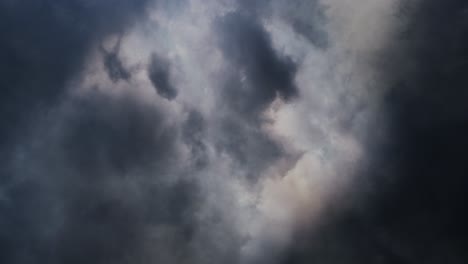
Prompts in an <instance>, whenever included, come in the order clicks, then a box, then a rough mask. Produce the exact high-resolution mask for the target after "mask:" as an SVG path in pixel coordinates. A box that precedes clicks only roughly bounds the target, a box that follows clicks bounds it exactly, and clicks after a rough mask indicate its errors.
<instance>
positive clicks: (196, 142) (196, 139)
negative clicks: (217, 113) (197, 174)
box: [182, 111, 208, 169]
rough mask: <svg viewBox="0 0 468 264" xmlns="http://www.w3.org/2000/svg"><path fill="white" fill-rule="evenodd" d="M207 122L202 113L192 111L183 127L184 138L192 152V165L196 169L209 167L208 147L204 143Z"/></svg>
mask: <svg viewBox="0 0 468 264" xmlns="http://www.w3.org/2000/svg"><path fill="white" fill-rule="evenodd" d="M205 122H206V121H205V120H204V118H203V116H202V114H201V113H199V112H197V111H190V112H189V114H188V117H187V120H186V121H185V123H184V125H183V126H182V138H183V140H184V141H185V143H186V144H187V145H188V146H189V148H190V151H191V154H192V155H191V157H192V159H193V160H192V163H194V165H195V167H196V168H199V169H201V168H203V167H205V166H207V163H208V157H207V147H206V145H205V143H204V141H203V139H204V137H205V132H206V127H205V126H206V124H205Z"/></svg>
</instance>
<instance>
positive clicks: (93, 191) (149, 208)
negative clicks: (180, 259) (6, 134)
mask: <svg viewBox="0 0 468 264" xmlns="http://www.w3.org/2000/svg"><path fill="white" fill-rule="evenodd" d="M70 100H71V101H65V102H63V103H64V104H63V106H62V107H60V108H59V109H58V111H56V112H54V113H56V114H53V115H51V116H46V117H44V118H45V120H43V121H44V122H39V125H38V127H37V128H36V130H35V133H34V134H33V135H31V136H30V137H28V138H29V139H25V140H24V141H23V142H22V143H21V144H20V147H19V148H18V149H17V151H16V155H17V156H21V158H18V159H16V158H15V159H14V160H13V161H12V162H11V163H10V164H9V165H10V167H9V169H10V172H11V173H12V174H14V178H12V179H11V180H10V181H9V182H8V184H4V185H2V195H4V197H5V200H2V201H1V202H0V210H1V211H2V212H3V214H2V215H3V216H4V218H3V220H2V228H0V245H2V247H1V249H0V260H1V262H2V263H24V261H27V262H31V263H44V262H47V263H65V262H66V263H108V262H109V261H110V262H112V263H127V262H128V261H136V260H137V259H139V258H141V257H143V256H145V255H147V254H150V253H149V252H146V251H145V250H146V246H147V244H148V240H150V241H152V240H151V239H152V238H151V235H156V236H159V235H161V234H164V233H166V234H167V235H168V236H170V237H173V238H172V239H173V240H174V243H175V244H174V245H170V246H171V247H178V250H180V251H182V252H183V251H184V249H183V248H184V247H185V246H188V245H189V242H190V241H191V239H192V238H193V235H194V232H195V220H194V218H195V216H194V215H195V209H196V208H198V205H197V203H198V202H199V201H200V195H199V188H198V185H197V184H196V183H195V182H194V181H193V180H192V179H190V178H187V177H182V176H181V178H180V179H178V178H177V174H178V172H177V170H176V169H177V166H174V164H177V163H178V161H177V159H178V157H177V155H176V146H175V142H176V141H175V140H176V138H177V135H178V131H177V130H176V129H175V128H174V127H171V126H169V125H167V123H166V122H165V118H164V117H163V115H162V113H161V112H160V110H159V109H157V108H156V107H155V106H152V105H146V104H144V103H142V102H140V101H139V100H138V99H136V98H134V97H132V96H128V95H125V96H122V97H119V98H109V97H108V96H105V95H103V94H100V93H99V92H92V93H91V94H87V95H86V96H84V97H83V98H79V99H70ZM41 121H42V120H41ZM22 164H28V166H27V167H23V165H22ZM158 228H159V229H161V230H159V231H157V230H158ZM155 230H156V231H155ZM151 244H152V245H153V246H154V248H153V250H157V251H159V250H170V252H176V249H175V248H169V245H166V244H165V243H163V242H162V241H158V240H156V241H152V242H151ZM151 257H155V256H154V255H151ZM155 258H156V259H157V256H156V257H155ZM174 258H175V256H174Z"/></svg>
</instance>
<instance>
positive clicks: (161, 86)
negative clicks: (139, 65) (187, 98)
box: [148, 54, 177, 100]
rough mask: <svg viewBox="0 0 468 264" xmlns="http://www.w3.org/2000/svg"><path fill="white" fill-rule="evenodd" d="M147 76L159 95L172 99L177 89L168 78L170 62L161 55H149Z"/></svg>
mask: <svg viewBox="0 0 468 264" xmlns="http://www.w3.org/2000/svg"><path fill="white" fill-rule="evenodd" d="M148 77H149V79H150V80H151V83H152V84H153V85H154V88H156V92H157V93H158V94H159V95H160V96H162V97H164V98H166V99H168V100H172V99H174V98H175V97H176V96H177V89H176V88H175V87H174V86H173V85H172V84H171V80H170V64H169V62H168V61H166V60H165V59H163V58H162V57H160V56H157V55H156V54H153V55H152V56H151V59H150V63H149V66H148Z"/></svg>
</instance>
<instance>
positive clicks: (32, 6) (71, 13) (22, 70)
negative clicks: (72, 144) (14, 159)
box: [0, 0, 146, 145]
mask: <svg viewBox="0 0 468 264" xmlns="http://www.w3.org/2000/svg"><path fill="white" fill-rule="evenodd" d="M145 4H146V1H145V0H137V1H131V2H129V1H123V0H119V1H107V0H104V1H97V2H91V1H84V0H65V1H59V2H58V1H48V0H45V1H8V0H3V1H0V17H1V18H0V35H1V38H2V41H1V44H0V58H1V61H2V62H1V65H0V72H2V78H0V87H2V95H1V104H0V105H1V106H0V119H1V120H2V121H1V122H2V125H1V127H2V129H1V131H0V141H1V144H2V145H4V144H5V143H7V142H12V141H13V140H12V137H14V135H15V134H16V133H15V131H16V129H17V127H18V125H19V124H20V123H22V122H24V120H25V119H26V118H27V116H28V115H29V114H30V113H32V112H34V110H37V108H38V107H40V106H41V105H46V104H49V103H50V102H51V101H54V100H56V99H57V97H58V96H59V95H60V94H61V92H62V91H63V90H64V86H65V83H66V82H67V80H69V79H70V78H71V77H72V76H73V75H74V74H76V73H79V71H80V70H81V68H82V66H83V65H82V63H83V60H84V58H85V57H86V56H85V55H86V53H87V51H88V49H89V48H90V46H92V45H93V43H95V42H96V41H97V40H99V39H101V38H103V37H104V36H105V35H108V34H111V33H117V32H121V31H122V30H124V29H125V27H127V26H128V25H129V22H131V20H133V19H134V18H135V17H136V16H137V15H138V14H141V12H142V11H143V9H144V7H145ZM31 111H32V112H31Z"/></svg>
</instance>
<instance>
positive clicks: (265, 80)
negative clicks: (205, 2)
mask: <svg viewBox="0 0 468 264" xmlns="http://www.w3.org/2000/svg"><path fill="white" fill-rule="evenodd" d="M215 28H216V30H217V32H218V38H219V48H220V49H221V51H222V53H223V55H224V57H225V58H226V59H227V60H228V61H229V66H228V70H227V71H229V72H228V74H227V75H228V77H227V80H226V82H225V85H224V87H223V88H222V90H221V91H220V97H221V98H220V100H221V101H222V102H223V103H222V104H221V105H220V109H222V110H221V113H224V114H223V116H222V117H221V120H220V122H219V126H218V128H219V130H220V136H219V139H218V142H219V148H220V150H221V151H223V152H227V153H230V155H231V156H232V157H233V158H234V160H236V161H238V162H239V163H240V164H242V168H243V169H244V170H245V172H246V174H247V175H248V177H249V178H252V179H258V176H259V174H260V173H261V171H263V170H264V169H265V168H267V167H268V166H269V165H271V164H273V162H274V161H275V160H277V159H279V158H281V157H282V156H283V154H284V153H283V150H282V149H281V146H280V145H279V144H278V143H277V142H275V140H273V139H272V138H271V137H270V136H269V135H268V134H267V133H266V132H265V131H264V130H263V128H262V125H263V124H265V123H266V122H267V120H266V119H265V118H264V117H263V116H262V113H263V112H264V111H265V110H266V109H267V108H268V107H269V106H270V105H271V103H273V101H274V100H275V99H276V98H281V99H282V100H284V101H289V100H291V99H293V98H294V97H296V96H298V90H297V87H296V85H295V83H294V77H295V74H296V69H297V65H296V64H295V63H294V62H293V61H292V60H291V59H290V58H289V57H286V56H284V55H282V54H280V53H279V52H277V51H276V50H275V49H274V47H273V44H272V41H271V38H270V35H269V33H268V32H267V31H266V30H265V29H264V28H263V25H262V24H261V23H260V21H257V17H255V16H252V15H251V14H247V13H243V12H235V13H229V14H227V15H225V16H223V17H220V18H219V19H218V20H216V24H215Z"/></svg>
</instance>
